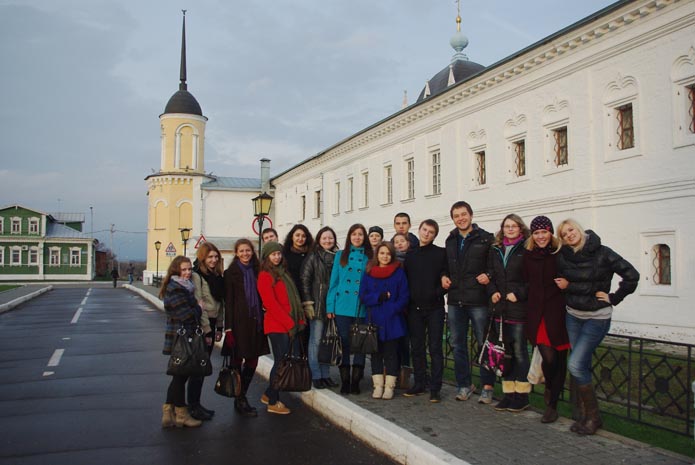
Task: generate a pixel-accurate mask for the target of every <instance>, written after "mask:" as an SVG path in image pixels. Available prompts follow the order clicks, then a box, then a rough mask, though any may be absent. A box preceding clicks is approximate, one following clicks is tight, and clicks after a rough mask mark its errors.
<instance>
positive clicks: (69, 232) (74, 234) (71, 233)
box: [46, 222, 92, 239]
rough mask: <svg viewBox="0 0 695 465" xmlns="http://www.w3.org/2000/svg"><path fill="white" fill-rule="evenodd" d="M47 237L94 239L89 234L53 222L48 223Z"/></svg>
mask: <svg viewBox="0 0 695 465" xmlns="http://www.w3.org/2000/svg"><path fill="white" fill-rule="evenodd" d="M46 238H47V239H49V238H69V239H92V237H91V236H90V235H89V234H86V233H82V232H79V231H77V230H75V229H72V228H70V227H68V226H65V225H64V224H60V223H51V222H49V223H48V224H47V225H46Z"/></svg>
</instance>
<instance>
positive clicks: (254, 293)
mask: <svg viewBox="0 0 695 465" xmlns="http://www.w3.org/2000/svg"><path fill="white" fill-rule="evenodd" d="M237 264H238V265H239V269H240V270H241V273H242V275H243V278H244V295H245V296H246V305H247V306H248V307H249V318H253V319H254V320H256V329H257V330H259V331H262V330H263V311H262V309H261V302H260V300H259V298H258V290H257V288H256V271H255V270H254V269H253V263H252V262H249V264H248V265H244V264H243V263H241V261H240V260H237Z"/></svg>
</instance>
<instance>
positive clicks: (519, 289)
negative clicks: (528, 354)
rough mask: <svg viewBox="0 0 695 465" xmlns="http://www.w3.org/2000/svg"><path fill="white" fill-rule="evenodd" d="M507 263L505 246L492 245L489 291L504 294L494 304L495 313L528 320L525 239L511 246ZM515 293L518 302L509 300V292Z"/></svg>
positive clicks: (514, 319) (510, 318) (489, 292)
mask: <svg viewBox="0 0 695 465" xmlns="http://www.w3.org/2000/svg"><path fill="white" fill-rule="evenodd" d="M511 247H512V250H511V252H509V257H508V258H507V263H506V264H505V263H504V248H503V247H502V246H492V247H491V248H490V253H489V256H488V273H489V274H490V284H488V285H487V293H488V295H489V296H490V297H492V294H494V293H495V292H499V293H500V294H502V297H501V299H500V301H499V302H497V303H496V304H493V307H494V308H493V314H495V315H504V318H505V319H509V320H513V321H523V322H525V321H526V308H527V306H526V301H527V300H528V283H526V281H525V280H524V254H525V253H526V249H524V241H523V240H522V241H521V242H519V243H518V244H516V245H513V246H511ZM509 293H513V294H514V296H515V297H516V302H511V301H509V300H507V294H509Z"/></svg>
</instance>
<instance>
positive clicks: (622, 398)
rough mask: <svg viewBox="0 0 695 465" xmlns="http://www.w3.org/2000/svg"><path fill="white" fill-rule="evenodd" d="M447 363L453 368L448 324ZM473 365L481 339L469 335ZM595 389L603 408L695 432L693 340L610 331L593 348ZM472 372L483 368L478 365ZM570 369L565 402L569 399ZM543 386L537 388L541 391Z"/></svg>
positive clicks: (657, 425) (682, 432) (686, 432)
mask: <svg viewBox="0 0 695 465" xmlns="http://www.w3.org/2000/svg"><path fill="white" fill-rule="evenodd" d="M445 337H446V342H445V345H444V359H445V360H444V362H445V366H446V367H448V368H451V369H453V365H454V359H453V350H452V348H451V344H450V340H449V332H448V327H447V329H446V334H445ZM468 341H469V354H470V358H471V365H477V360H476V359H477V357H476V354H477V353H478V344H477V342H476V340H475V337H474V336H473V334H472V332H470V333H469V335H468ZM592 371H593V378H594V386H595V387H596V395H597V397H598V398H599V400H600V408H601V411H602V412H603V413H607V414H610V415H614V416H617V417H620V418H624V419H626V420H629V421H632V422H635V423H640V424H644V425H649V426H651V427H654V428H658V429H662V430H665V431H669V432H673V433H676V434H680V435H683V436H690V437H692V436H693V422H694V420H695V414H694V413H693V396H694V395H695V394H694V392H693V386H694V385H693V383H694V382H695V345H692V344H681V343H677V342H662V341H656V340H653V339H646V338H640V337H631V336H620V335H614V334H609V335H608V336H607V337H606V338H605V339H604V341H603V342H602V343H601V345H600V346H599V347H598V349H597V350H596V351H595V352H594V356H593V364H592ZM473 372H474V376H475V375H477V374H478V373H479V372H478V370H477V369H476V370H474V371H473ZM569 377H570V376H569V373H568V375H567V381H566V383H565V390H564V392H563V395H562V398H561V402H569V399H570V392H569V385H570V383H569ZM543 389H544V388H543V386H535V387H534V392H536V393H540V395H542V394H543Z"/></svg>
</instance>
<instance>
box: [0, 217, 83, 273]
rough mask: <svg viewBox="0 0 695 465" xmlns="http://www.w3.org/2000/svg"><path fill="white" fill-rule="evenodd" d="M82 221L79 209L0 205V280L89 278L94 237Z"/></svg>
mask: <svg viewBox="0 0 695 465" xmlns="http://www.w3.org/2000/svg"><path fill="white" fill-rule="evenodd" d="M83 224H84V214H82V213H43V212H40V211H38V210H33V209H30V208H27V207H24V206H22V205H10V206H6V207H2V208H0V281H18V280H21V281H24V280H32V281H47V280H52V281H56V280H81V281H88V280H92V279H93V278H94V247H95V243H96V241H95V240H94V238H92V237H89V235H87V234H85V233H83V232H82V225H83Z"/></svg>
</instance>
